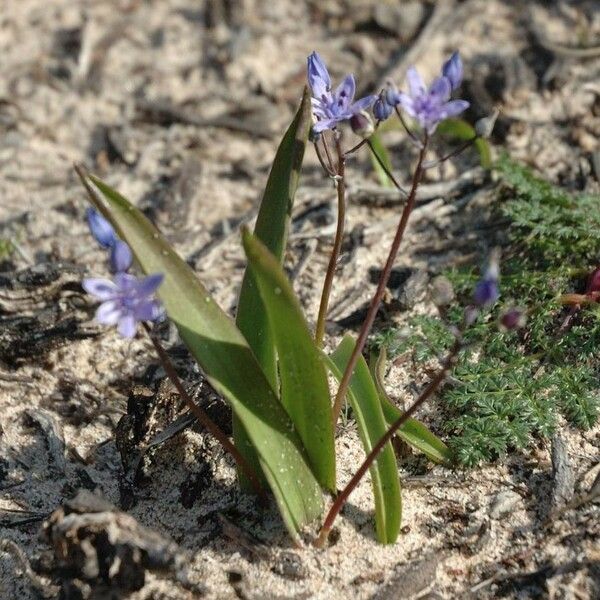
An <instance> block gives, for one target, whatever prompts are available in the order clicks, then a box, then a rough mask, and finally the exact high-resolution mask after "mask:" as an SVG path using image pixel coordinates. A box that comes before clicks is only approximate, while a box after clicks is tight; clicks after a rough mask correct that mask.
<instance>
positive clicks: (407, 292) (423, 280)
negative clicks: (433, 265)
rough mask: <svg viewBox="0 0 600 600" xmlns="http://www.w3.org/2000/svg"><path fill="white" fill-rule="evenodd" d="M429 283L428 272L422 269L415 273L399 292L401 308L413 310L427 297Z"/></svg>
mask: <svg viewBox="0 0 600 600" xmlns="http://www.w3.org/2000/svg"><path fill="white" fill-rule="evenodd" d="M428 282H429V276H428V275H427V271H424V270H422V269H419V270H418V271H415V272H414V273H413V274H412V275H411V276H410V277H409V278H408V279H407V280H406V282H405V283H404V285H402V286H400V289H399V290H398V293H397V298H398V302H399V303H400V306H401V307H402V308H405V309H408V308H413V307H414V306H415V305H416V304H417V303H418V302H419V301H420V300H422V299H423V298H424V297H425V292H426V291H427V283H428Z"/></svg>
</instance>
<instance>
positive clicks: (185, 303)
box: [86, 175, 323, 536]
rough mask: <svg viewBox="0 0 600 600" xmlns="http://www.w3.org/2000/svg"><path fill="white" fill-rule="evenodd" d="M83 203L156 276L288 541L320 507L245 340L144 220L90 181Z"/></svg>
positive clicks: (296, 444)
mask: <svg viewBox="0 0 600 600" xmlns="http://www.w3.org/2000/svg"><path fill="white" fill-rule="evenodd" d="M86 183H88V184H90V183H91V184H93V185H94V186H95V188H96V189H97V190H99V192H100V194H98V193H96V191H95V189H94V188H91V189H90V191H91V192H92V193H91V197H92V198H91V199H92V202H93V203H94V205H95V206H96V208H97V209H98V210H99V211H100V212H102V214H103V215H104V216H105V217H106V218H107V219H109V221H110V222H111V223H112V224H113V226H114V227H115V229H116V230H117V232H118V234H119V235H120V236H121V237H122V238H123V240H125V241H126V242H127V243H128V244H129V246H130V247H131V249H132V251H133V254H134V256H135V258H136V260H137V262H138V263H139V265H140V267H141V268H142V270H143V271H144V272H145V273H155V272H161V273H164V275H165V279H164V281H163V283H162V285H161V286H160V288H159V290H158V296H159V298H160V300H161V302H162V303H163V306H164V308H165V310H166V312H167V314H168V316H169V318H170V319H171V320H172V321H173V323H175V325H176V326H177V329H178V330H179V334H180V336H181V339H182V340H183V341H184V343H185V344H186V346H187V347H188V349H189V350H190V352H191V353H192V355H193V356H194V358H195V359H196V360H197V361H198V364H199V365H200V367H201V368H202V370H203V372H204V374H205V375H206V377H207V379H208V380H209V382H210V383H211V385H212V386H213V387H214V388H215V389H216V390H217V391H218V392H219V393H220V394H222V395H223V397H224V398H225V399H226V400H227V401H228V402H229V403H230V404H231V407H232V409H233V411H234V412H235V414H236V416H237V417H238V419H239V420H240V422H241V423H242V424H243V427H244V428H245V430H246V433H247V434H248V438H249V440H250V442H251V443H252V445H253V447H254V448H255V450H256V452H257V454H258V457H259V460H260V465H261V467H262V470H263V472H264V474H265V476H266V478H267V480H268V482H269V485H270V486H271V489H272V490H273V493H274V495H275V499H276V501H277V504H278V506H279V510H280V512H281V514H282V517H283V519H284V521H285V523H286V526H287V528H288V530H289V531H290V533H291V534H292V536H297V531H298V529H299V528H300V527H302V526H303V525H304V524H305V523H308V522H310V521H312V520H313V519H315V518H317V517H318V516H319V515H320V514H321V512H322V509H323V498H322V493H321V489H320V487H319V484H318V482H317V480H316V479H315V477H314V475H313V474H312V471H311V470H310V467H309V465H308V463H307V459H306V457H305V453H304V450H303V448H302V442H301V440H300V438H299V436H298V434H297V433H296V431H295V429H294V425H293V423H292V422H291V420H290V418H289V417H288V415H287V414H286V412H285V410H284V408H283V406H282V405H281V403H280V402H279V400H278V398H277V396H276V394H275V392H274V391H273V389H272V387H271V386H270V384H269V382H268V381H267V378H266V377H265V375H264V373H263V371H262V369H261V367H260V365H259V364H258V362H257V360H256V358H255V356H254V355H253V353H252V351H251V350H250V347H249V346H248V342H247V341H246V339H245V338H244V336H243V335H242V333H241V332H240V331H239V329H238V328H237V327H236V326H235V324H234V322H233V320H232V319H231V318H230V317H229V316H228V315H227V314H225V313H224V312H223V311H222V310H221V309H220V308H219V306H218V305H217V304H216V303H215V301H214V300H213V299H212V298H211V297H210V295H209V294H208V292H207V290H206V289H205V288H204V286H203V285H202V284H201V283H200V281H199V280H198V278H197V277H196V275H195V274H194V272H193V271H192V269H191V268H190V267H189V266H188V264H187V263H186V262H185V261H184V260H182V259H181V258H180V257H179V256H178V255H177V254H176V253H175V251H174V250H173V248H172V247H171V246H170V245H169V243H168V242H167V241H166V240H165V239H164V237H163V236H162V235H161V234H160V233H159V232H158V230H157V229H156V228H155V227H154V225H152V224H151V223H150V221H148V219H146V218H145V217H144V215H143V214H142V213H141V212H140V211H139V210H138V209H137V208H135V207H134V206H133V205H131V204H130V203H129V202H128V201H127V200H126V199H125V198H123V196H121V195H120V194H119V193H117V192H116V191H114V190H113V189H111V188H110V187H109V186H107V185H106V184H105V183H103V182H102V181H101V180H99V179H98V178H96V177H94V176H91V175H90V176H88V178H87V180H86Z"/></svg>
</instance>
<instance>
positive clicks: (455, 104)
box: [441, 100, 470, 119]
mask: <svg viewBox="0 0 600 600" xmlns="http://www.w3.org/2000/svg"><path fill="white" fill-rule="evenodd" d="M469 106H470V104H469V103H468V102H467V101H466V100H450V102H446V104H444V105H443V106H442V109H441V113H442V115H443V116H442V119H447V118H448V117H456V115H460V113H462V112H464V111H465V110H467V108H469Z"/></svg>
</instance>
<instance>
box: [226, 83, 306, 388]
mask: <svg viewBox="0 0 600 600" xmlns="http://www.w3.org/2000/svg"><path fill="white" fill-rule="evenodd" d="M311 114H312V113H311V104H310V93H309V92H308V89H305V90H304V95H303V96H302V102H301V104H300V108H299V109H298V112H297V113H296V116H295V118H294V120H293V121H292V124H291V125H290V127H289V128H288V130H287V131H286V133H285V135H284V136H283V139H282V140H281V143H280V144H279V148H278V149H277V154H276V155H275V160H274V161H273V166H272V167H271V172H270V174H269V179H268V181H267V186H266V188H265V193H264V195H263V198H262V202H261V204H260V209H259V211H258V217H257V218H256V225H255V227H254V235H255V236H256V237H257V238H258V239H259V240H260V241H261V242H262V243H263V244H264V245H265V246H266V247H267V249H268V250H269V252H271V254H273V255H274V256H275V258H276V259H277V260H278V261H279V262H280V263H281V262H282V261H283V253H284V251H285V246H286V242H287V236H288V229H289V222H290V217H291V213H292V205H293V203H294V196H295V194H296V188H297V187H298V180H299V178H300V169H301V168H302V160H303V158H304V150H305V148H306V144H307V142H308V133H309V131H310V126H311V118H312V117H311ZM236 323H237V325H238V327H239V328H240V331H241V332H242V333H243V334H244V336H245V337H246V339H247V340H248V343H249V344H250V347H251V348H252V350H253V352H254V354H255V355H256V357H257V358H258V361H259V362H260V364H261V366H262V368H263V371H264V372H265V374H266V375H267V378H268V380H269V382H270V383H271V386H272V387H273V389H277V364H276V359H275V347H274V342H273V333H272V331H271V329H270V327H269V320H268V318H267V315H266V312H265V309H264V306H263V301H262V298H261V296H260V294H259V292H258V288H257V286H256V281H255V280H254V276H253V274H252V271H251V270H249V269H246V272H245V273H244V279H243V281H242V288H241V291H240V297H239V302H238V309H237V317H236Z"/></svg>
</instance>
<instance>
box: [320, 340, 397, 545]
mask: <svg viewBox="0 0 600 600" xmlns="http://www.w3.org/2000/svg"><path fill="white" fill-rule="evenodd" d="M354 344H355V340H354V339H353V338H352V337H351V336H350V335H347V336H345V337H344V339H343V340H342V341H341V343H340V345H339V346H338V347H337V349H336V350H335V352H334V353H333V354H332V355H331V357H327V356H325V355H323V356H325V360H326V361H327V364H328V366H329V368H330V370H331V372H332V373H333V375H334V376H335V377H336V378H337V379H338V380H339V379H341V377H342V374H343V372H344V370H345V368H346V365H347V364H348V361H349V359H350V355H351V354H352V350H353V349H354ZM348 399H349V401H350V404H351V406H352V410H353V411H354V415H355V417H356V423H357V425H358V432H359V435H360V438H361V440H362V443H363V446H364V448H365V452H366V453H369V452H370V451H371V449H372V448H373V447H374V446H375V444H377V442H378V441H379V440H380V439H381V438H382V437H383V435H384V434H385V432H386V430H387V423H386V421H385V418H384V416H383V412H382V410H381V403H380V401H379V395H378V393H377V388H376V387H375V383H374V382H373V379H372V377H371V374H370V372H369V367H368V366H367V363H366V361H365V359H364V358H363V357H362V356H361V357H360V358H359V359H358V363H357V364H356V368H355V370H354V375H353V376H352V379H351V381H350V388H349V390H348ZM370 473H371V482H372V486H373V496H374V497H375V525H376V531H377V539H378V540H379V541H380V542H381V543H383V544H392V543H393V542H395V541H396V539H397V537H398V533H399V531H400V525H401V522H402V496H401V493H400V480H399V478H398V467H397V465H396V457H395V455H394V449H393V448H392V445H391V444H390V443H388V444H387V445H386V446H385V448H384V449H383V450H382V451H381V453H380V454H379V457H378V458H377V460H376V461H375V462H374V463H373V466H372V467H371V469H370Z"/></svg>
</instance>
